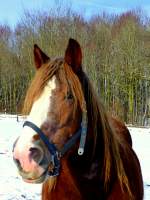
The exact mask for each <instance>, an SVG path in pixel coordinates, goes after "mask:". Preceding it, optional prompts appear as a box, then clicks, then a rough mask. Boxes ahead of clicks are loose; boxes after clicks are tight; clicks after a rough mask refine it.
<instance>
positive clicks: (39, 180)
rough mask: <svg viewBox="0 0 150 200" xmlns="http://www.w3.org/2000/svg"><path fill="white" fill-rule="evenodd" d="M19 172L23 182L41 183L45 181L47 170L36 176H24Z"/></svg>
mask: <svg viewBox="0 0 150 200" xmlns="http://www.w3.org/2000/svg"><path fill="white" fill-rule="evenodd" d="M19 174H20V175H21V177H22V179H23V181H24V182H26V183H34V184H36V183H37V184H38V183H43V182H44V181H45V179H46V176H47V170H46V171H45V172H44V173H43V174H42V175H41V176H39V177H38V178H26V177H25V176H24V175H23V174H22V173H21V172H20V173H19Z"/></svg>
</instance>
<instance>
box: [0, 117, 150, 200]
mask: <svg viewBox="0 0 150 200" xmlns="http://www.w3.org/2000/svg"><path fill="white" fill-rule="evenodd" d="M21 128H22V120H21V121H20V122H19V123H18V122H17V121H16V118H15V117H13V116H7V118H6V116H4V115H0V200H25V199H26V200H40V199H41V196H40V193H41V184H38V185H34V184H27V183H24V182H23V181H22V180H21V178H20V177H19V176H18V173H17V170H16V166H15V165H14V163H13V160H12V144H13V142H14V141H15V139H16V138H17V136H18V135H19V134H20V132H21ZM129 130H130V132H131V134H132V139H133V148H134V150H135V151H136V153H137V155H138V157H139V159H140V163H141V167H142V173H143V178H144V189H145V198H144V200H150V129H146V128H129Z"/></svg>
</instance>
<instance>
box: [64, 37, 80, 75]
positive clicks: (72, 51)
mask: <svg viewBox="0 0 150 200" xmlns="http://www.w3.org/2000/svg"><path fill="white" fill-rule="evenodd" d="M65 62H66V63H67V64H68V65H70V66H71V67H72V69H73V71H74V72H75V73H78V72H79V71H80V70H81V69H82V67H81V65H82V51H81V47H80V44H79V43H78V42H77V41H76V40H74V39H71V38H70V39H69V42H68V46H67V49H66V52H65Z"/></svg>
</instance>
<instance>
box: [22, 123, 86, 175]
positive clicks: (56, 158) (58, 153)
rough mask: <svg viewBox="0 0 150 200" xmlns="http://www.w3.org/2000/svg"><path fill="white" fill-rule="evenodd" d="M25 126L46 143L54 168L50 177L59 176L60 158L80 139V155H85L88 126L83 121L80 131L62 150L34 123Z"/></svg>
mask: <svg viewBox="0 0 150 200" xmlns="http://www.w3.org/2000/svg"><path fill="white" fill-rule="evenodd" d="M24 126H28V127H30V128H32V129H33V130H34V131H35V132H36V133H38V135H39V136H40V139H41V140H42V141H43V142H44V144H45V145H46V147H47V149H48V151H49V152H50V154H51V162H52V164H53V166H54V170H53V171H52V172H51V171H49V172H48V175H49V176H58V175H59V170H60V157H62V156H63V155H64V154H65V153H66V152H67V151H68V150H69V149H70V148H71V147H72V146H73V145H74V144H75V143H76V141H77V140H78V139H79V137H80V145H79V149H78V154H79V155H83V153H84V146H85V141H86V134H87V124H86V122H84V120H82V123H81V127H80V128H79V130H78V131H77V132H76V133H75V134H74V135H73V136H72V137H71V138H70V139H69V140H68V141H67V143H66V144H65V145H64V147H63V148H62V149H61V150H58V149H57V147H56V146H55V144H53V143H52V142H51V141H49V139H48V137H47V136H46V135H45V134H44V133H43V131H42V130H41V129H40V128H39V127H38V126H36V125H35V124H34V123H32V122H30V121H25V122H24V124H23V127H24Z"/></svg>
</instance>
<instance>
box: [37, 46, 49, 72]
mask: <svg viewBox="0 0 150 200" xmlns="http://www.w3.org/2000/svg"><path fill="white" fill-rule="evenodd" d="M48 60H50V58H49V57H48V56H47V55H46V54H45V53H44V52H43V51H42V50H41V49H40V48H39V47H38V45H37V44H35V45H34V62H35V66H36V68H37V69H39V68H40V67H41V66H42V64H44V63H46V62H47V61H48Z"/></svg>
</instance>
